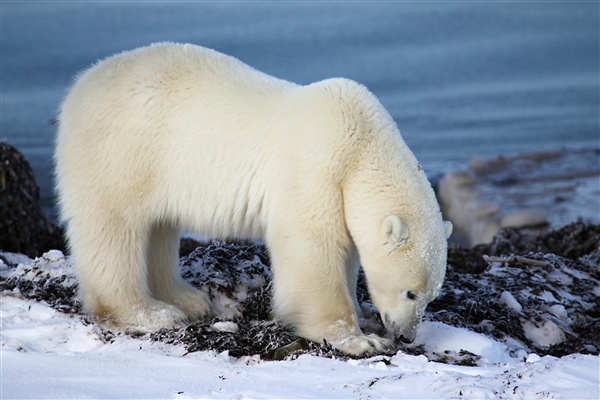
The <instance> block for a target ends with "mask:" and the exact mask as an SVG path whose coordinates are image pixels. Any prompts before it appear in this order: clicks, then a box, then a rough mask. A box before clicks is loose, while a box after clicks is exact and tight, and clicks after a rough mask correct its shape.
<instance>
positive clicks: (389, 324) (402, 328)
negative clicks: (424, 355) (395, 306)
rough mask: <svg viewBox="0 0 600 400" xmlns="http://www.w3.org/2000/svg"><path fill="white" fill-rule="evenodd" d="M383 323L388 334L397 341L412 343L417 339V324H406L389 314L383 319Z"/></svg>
mask: <svg viewBox="0 0 600 400" xmlns="http://www.w3.org/2000/svg"><path fill="white" fill-rule="evenodd" d="M383 324H384V325H385V328H386V330H387V332H388V336H390V337H392V338H393V339H394V341H396V342H402V343H406V344H410V343H412V342H414V341H415V337H416V336H417V324H415V325H414V326H412V325H405V324H400V323H398V322H397V321H395V320H394V319H392V318H390V317H389V316H388V315H386V316H385V318H384V319H383Z"/></svg>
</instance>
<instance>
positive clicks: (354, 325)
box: [56, 43, 447, 354]
mask: <svg viewBox="0 0 600 400" xmlns="http://www.w3.org/2000/svg"><path fill="white" fill-rule="evenodd" d="M56 167H57V168H56V176H57V187H58V193H59V195H60V206H61V214H62V218H63V220H64V221H65V222H66V223H67V226H68V235H69V240H70V245H71V249H72V254H73V257H74V260H75V265H76V267H77V271H78V274H79V277H80V281H81V284H80V287H81V294H82V296H83V300H84V304H85V307H86V309H87V310H88V312H90V313H91V314H93V315H95V316H97V317H99V318H105V319H107V320H108V321H111V322H112V323H114V324H116V325H117V326H119V327H122V328H124V329H128V330H141V331H148V330H153V329H156V328H160V327H170V326H178V325H181V324H184V323H185V322H186V321H187V320H189V319H197V318H201V317H203V316H204V315H206V314H207V313H208V312H209V310H208V309H207V307H208V302H207V299H206V298H204V297H203V295H202V294H200V293H199V292H198V291H196V290H195V289H193V288H191V287H190V286H188V285H187V284H185V283H183V282H182V280H181V279H180V278H179V276H178V273H177V268H176V267H177V241H178V237H179V233H180V232H181V230H183V229H187V230H192V231H195V232H198V233H200V234H202V235H206V236H212V237H220V238H242V237H243V238H264V239H265V240H266V243H267V245H268V247H269V251H270V256H271V261H272V269H273V272H274V309H275V310H274V311H275V313H276V316H277V317H279V318H280V319H282V320H283V321H286V322H288V323H290V324H292V325H293V326H294V327H295V328H296V329H297V331H298V333H299V334H300V335H302V336H304V337H306V338H308V339H311V340H315V341H318V342H322V341H323V340H324V339H325V340H327V341H328V342H330V343H332V344H334V345H335V346H336V347H338V348H340V349H341V350H342V351H345V352H348V353H354V354H361V353H372V352H376V351H387V350H389V349H390V348H391V347H392V342H391V341H390V340H387V339H383V338H380V337H377V336H373V335H371V336H365V335H363V333H362V332H361V330H360V328H359V326H358V322H357V321H358V316H359V315H360V308H359V306H358V303H357V301H356V296H355V290H356V279H357V274H358V269H359V265H360V263H362V265H363V267H364V269H365V272H366V275H367V279H368V281H369V289H370V292H371V294H372V297H373V300H374V304H375V306H376V307H378V309H379V311H380V312H381V313H382V316H384V320H385V321H386V325H387V326H388V328H389V329H390V332H391V335H392V336H396V337H397V336H400V335H404V336H405V337H408V338H412V337H414V331H415V329H416V326H417V324H418V322H419V319H420V316H421V314H422V312H423V309H424V307H425V305H426V304H427V303H428V302H429V301H431V300H432V299H433V298H434V297H435V296H436V295H437V293H438V291H439V289H440V287H441V284H442V281H443V279H444V274H445V268H446V235H445V233H446V232H447V231H446V228H445V226H444V224H443V223H442V219H441V215H440V211H439V207H438V204H437V202H436V199H435V197H434V194H433V191H432V189H431V187H430V185H429V183H428V181H427V179H426V177H425V174H424V173H423V172H422V171H421V169H420V167H419V165H418V164H417V161H416V160H415V158H414V156H413V155H412V153H411V152H410V150H409V149H408V148H407V146H406V145H405V144H404V142H403V141H402V139H401V137H400V134H399V132H398V129H397V127H396V125H395V123H394V122H393V120H392V118H391V117H390V116H389V114H388V113H387V112H386V111H385V110H384V109H383V107H382V106H381V104H380V103H379V102H378V101H377V99H376V98H375V97H374V96H373V95H372V94H371V93H370V92H369V91H368V90H367V89H366V88H364V87H363V86H361V85H359V84H357V83H355V82H352V81H349V80H345V79H330V80H325V81H322V82H317V83H314V84H311V85H308V86H298V85H295V84H293V83H289V82H286V81H283V80H279V79H276V78H273V77H271V76H268V75H265V74H263V73H260V72H258V71H256V70H254V69H252V68H250V67H248V66H247V65H245V64H243V63H241V62H240V61H238V60H236V59H234V58H232V57H228V56H226V55H223V54H220V53H217V52H215V51H213V50H209V49H205V48H201V47H198V46H193V45H179V44H169V43H163V44H157V45H152V46H150V47H146V48H141V49H138V50H134V51H130V52H125V53H122V54H118V55H116V56H113V57H110V58H108V59H106V60H104V61H101V62H99V63H98V64H97V65H95V66H93V67H92V68H90V69H89V70H87V71H85V72H84V73H83V74H82V75H81V76H79V78H78V79H77V82H76V83H75V85H74V86H73V88H72V89H71V92H70V94H69V95H68V97H67V98H66V100H65V101H64V104H63V107H62V112H61V115H60V129H59V134H58V139H57V149H56ZM390 215H392V216H394V217H392V219H388V222H390V221H392V222H391V225H389V224H388V226H386V227H385V228H384V227H383V224H384V221H385V220H386V218H388V217H389V216H390ZM399 221H400V222H399ZM390 226H391V228H390ZM400 228H402V229H400ZM390 235H392V236H391V237H392V238H394V240H390ZM408 291H410V292H411V293H414V294H416V296H418V297H417V299H416V300H407V298H406V296H407V292H408Z"/></svg>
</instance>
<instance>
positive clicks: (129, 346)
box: [0, 252, 600, 399]
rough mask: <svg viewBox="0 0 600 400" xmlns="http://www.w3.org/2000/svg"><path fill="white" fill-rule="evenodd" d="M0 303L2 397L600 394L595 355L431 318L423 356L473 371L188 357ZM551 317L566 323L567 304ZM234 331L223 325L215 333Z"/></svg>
mask: <svg viewBox="0 0 600 400" xmlns="http://www.w3.org/2000/svg"><path fill="white" fill-rule="evenodd" d="M2 256H3V257H5V259H7V260H8V259H10V261H9V262H12V261H14V260H19V262H21V264H20V265H19V266H18V267H17V268H16V269H14V270H12V271H9V270H8V267H7V266H6V265H5V264H4V263H2V262H0V271H3V275H4V277H5V278H9V277H10V276H11V275H14V274H19V275H21V276H23V275H26V274H28V273H31V271H32V270H34V268H33V267H32V266H33V265H37V266H40V265H44V268H45V269H47V271H48V274H49V275H52V276H57V275H58V274H59V273H64V274H65V275H66V276H67V279H69V277H70V276H72V271H71V267H70V264H69V261H68V258H64V257H63V256H62V254H60V253H59V252H52V253H46V254H45V255H44V256H43V257H41V258H38V259H36V260H29V259H27V258H26V257H22V256H15V255H10V254H8V253H2ZM36 263H37V264H36ZM46 267H47V268H46ZM513 299H514V298H513ZM515 301H516V300H515ZM0 307H1V314H0V319H1V331H0V336H1V339H0V340H1V346H2V352H1V368H2V370H1V375H2V387H1V393H0V398H3V399H5V398H145V399H147V398H172V399H189V398H211V399H222V398H235V399H248V398H352V399H355V398H373V397H377V398H484V399H493V398H507V399H510V398H514V399H533V398H540V399H543V398H567V399H571V398H578V399H597V398H598V397H599V395H600V392H599V379H600V378H599V376H600V357H599V356H598V355H580V354H579V355H578V354H575V355H570V356H565V357H562V358H556V357H551V356H545V357H539V356H538V355H536V354H533V353H531V354H529V353H524V352H523V350H522V349H521V350H520V351H517V352H515V351H514V346H509V345H507V343H504V342H499V341H496V340H494V339H492V338H490V337H488V336H485V335H482V334H478V333H475V332H472V331H469V330H467V329H462V328H456V327H452V326H449V325H446V324H443V323H440V322H429V321H425V322H423V323H422V324H421V326H420V328H419V331H418V333H417V338H416V345H422V346H424V348H425V350H426V354H434V353H435V354H438V355H439V354H448V355H449V356H455V357H456V356H457V355H458V356H460V354H461V353H465V352H467V353H472V354H474V355H476V356H477V357H478V361H477V365H476V366H460V365H450V364H443V363H439V362H432V361H429V359H428V357H427V356H425V355H419V356H413V355H409V354H405V353H403V352H398V353H397V354H395V355H393V356H375V357H371V358H368V359H362V360H352V359H351V360H347V361H342V360H338V359H329V358H323V357H317V356H313V355H301V356H299V357H298V358H296V359H293V360H284V361H263V360H261V359H260V358H259V357H258V356H252V357H241V358H234V357H230V356H229V355H228V354H227V352H223V353H217V352H214V351H206V352H194V353H187V352H186V350H185V348H183V347H182V346H178V345H167V344H164V343H161V342H152V341H149V340H147V339H144V338H143V337H142V338H134V337H131V336H127V335H122V334H117V335H116V336H114V337H107V336H106V335H103V334H101V330H100V328H99V327H98V326H97V325H95V324H93V323H89V322H87V320H86V319H85V318H82V316H80V315H77V314H65V313H61V312H59V311H56V310H55V309H53V308H52V307H51V306H50V305H49V304H47V303H45V302H37V301H34V300H29V299H25V298H24V297H23V296H22V295H21V294H20V293H18V292H16V291H13V292H3V293H2V296H1V304H0ZM551 311H552V312H553V313H556V314H557V315H559V316H561V317H563V316H564V315H563V314H564V313H563V312H562V311H563V310H561V309H559V308H556V309H554V310H551ZM550 322H551V321H550V320H546V321H545V324H549V323H550ZM236 327H237V325H236V324H235V323H232V322H222V323H219V324H215V326H214V329H215V330H221V331H226V330H230V329H236ZM559 331H560V332H561V333H562V331H561V330H560V329H559ZM538 333H539V332H538ZM563 334H564V333H563ZM542 335H543V332H542Z"/></svg>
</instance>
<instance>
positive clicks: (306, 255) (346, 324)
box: [269, 235, 395, 355]
mask: <svg viewBox="0 0 600 400" xmlns="http://www.w3.org/2000/svg"><path fill="white" fill-rule="evenodd" d="M303 238H304V239H305V240H300V238H299V237H292V236H283V235H282V236H280V237H278V238H276V239H273V240H271V241H270V243H269V248H270V256H271V262H272V269H273V280H274V284H273V289H274V293H273V309H274V312H275V315H276V317H277V318H278V319H280V320H282V321H283V322H286V323H288V324H290V325H292V326H293V327H294V328H295V330H296V333H297V334H298V335H300V336H302V337H304V338H306V339H309V340H311V341H314V342H317V343H324V342H327V343H329V344H331V345H332V346H333V347H335V348H336V349H338V350H340V351H342V352H344V353H347V354H353V355H372V354H377V353H392V352H394V351H395V345H394V343H393V342H392V341H391V340H389V339H385V338H381V337H379V336H376V335H365V334H363V333H362V331H361V330H360V327H359V325H358V321H359V318H358V315H357V312H356V309H355V308H356V306H355V303H356V302H355V301H353V298H355V295H354V294H352V295H351V294H350V292H349V286H351V287H356V286H355V285H349V280H351V279H349V278H352V277H349V276H348V274H350V275H354V274H355V271H354V270H353V267H352V265H351V263H350V264H349V263H348V261H350V260H349V259H348V256H349V255H350V254H349V252H348V251H345V250H344V249H345V248H348V249H350V248H351V246H346V247H343V246H340V247H338V248H335V249H331V248H329V249H328V248H327V245H330V246H331V245H332V244H333V243H322V242H321V243H310V242H311V240H306V238H307V236H304V235H303Z"/></svg>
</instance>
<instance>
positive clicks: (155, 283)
mask: <svg viewBox="0 0 600 400" xmlns="http://www.w3.org/2000/svg"><path fill="white" fill-rule="evenodd" d="M178 261H179V229H177V227H175V226H172V225H169V224H157V225H155V226H154V227H153V228H152V230H151V232H150V240H149V243H148V250H147V264H148V279H149V284H150V290H151V292H152V295H153V296H154V297H156V298H157V299H159V300H162V301H164V302H167V303H169V304H173V305H174V306H176V307H177V308H179V309H181V310H183V312H184V313H185V314H186V315H187V317H188V318H189V319H190V320H191V321H196V320H199V319H202V318H204V317H205V316H206V315H207V314H208V312H209V308H210V306H209V305H210V301H209V299H208V296H207V295H206V294H205V293H203V292H201V291H200V290H198V289H196V288H194V287H193V286H191V285H190V284H188V283H186V282H184V281H183V279H182V278H181V276H180V274H179V263H178Z"/></svg>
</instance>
